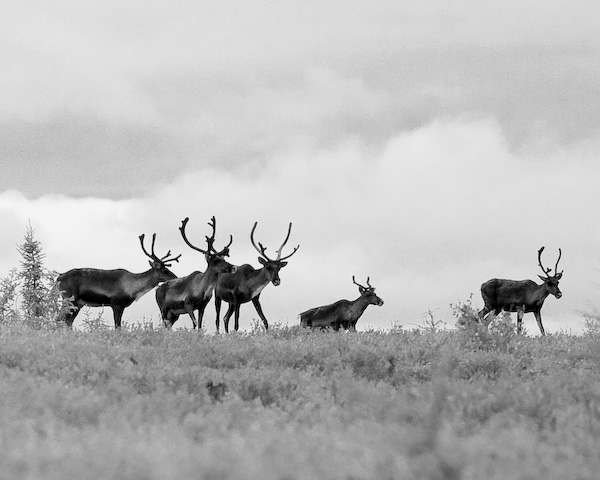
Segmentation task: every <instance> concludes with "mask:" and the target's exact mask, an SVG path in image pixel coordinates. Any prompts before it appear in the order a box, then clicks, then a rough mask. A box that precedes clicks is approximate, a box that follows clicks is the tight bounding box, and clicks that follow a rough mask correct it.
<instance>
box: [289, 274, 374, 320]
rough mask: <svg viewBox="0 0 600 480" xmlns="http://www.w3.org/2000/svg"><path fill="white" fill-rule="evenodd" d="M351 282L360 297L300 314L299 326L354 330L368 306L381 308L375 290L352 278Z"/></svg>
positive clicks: (368, 284)
mask: <svg viewBox="0 0 600 480" xmlns="http://www.w3.org/2000/svg"><path fill="white" fill-rule="evenodd" d="M352 282H353V283H354V284H355V285H358V291H359V293H360V297H358V298H357V299H356V300H353V301H350V300H339V301H337V302H335V303H332V304H331V305H325V306H322V307H315V308H311V309H310V310H306V311H305V312H302V313H301V314H300V325H302V326H303V327H312V328H333V329H334V330H336V331H337V330H339V329H340V327H341V328H343V329H344V330H356V322H358V319H359V318H360V317H361V315H362V314H363V313H364V311H365V310H366V308H367V307H368V306H369V305H377V306H379V307H381V306H382V305H383V300H382V299H381V298H379V297H378V296H377V295H376V294H375V288H374V287H372V286H371V284H370V283H369V277H367V286H366V287H364V286H362V285H360V284H359V283H357V282H356V280H355V278H354V276H352Z"/></svg>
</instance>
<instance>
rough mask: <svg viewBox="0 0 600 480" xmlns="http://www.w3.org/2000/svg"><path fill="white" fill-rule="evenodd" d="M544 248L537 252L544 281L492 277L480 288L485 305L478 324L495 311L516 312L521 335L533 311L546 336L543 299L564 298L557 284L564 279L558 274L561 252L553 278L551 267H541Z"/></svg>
mask: <svg viewBox="0 0 600 480" xmlns="http://www.w3.org/2000/svg"><path fill="white" fill-rule="evenodd" d="M544 248H545V247H541V248H540V249H539V250H538V264H539V266H540V268H541V269H542V271H543V272H544V276H543V277H542V276H541V275H538V276H539V277H540V279H541V280H542V281H543V282H544V283H542V284H541V285H538V284H537V283H535V282H534V281H532V280H502V279H498V278H492V279H491V280H488V281H487V282H485V283H484V284H483V285H481V296H482V297H483V302H484V304H485V306H484V307H483V309H482V310H481V311H480V312H479V321H480V322H482V321H483V319H484V317H485V316H486V315H487V314H488V313H490V312H493V313H494V315H498V314H499V313H500V311H502V310H504V311H505V312H517V333H521V329H522V322H523V315H524V314H525V313H529V312H533V314H534V315H535V319H536V320H537V324H538V327H540V332H541V333H542V335H546V332H545V331H544V326H543V325H542V315H541V309H542V305H543V304H544V300H546V297H547V296H548V295H549V294H552V295H554V296H555V297H556V298H560V297H562V293H561V291H560V290H559V289H558V281H559V280H560V279H561V277H562V274H563V272H560V273H558V270H557V268H558V262H559V261H560V257H561V255H562V251H561V249H560V248H559V249H558V260H556V265H555V266H554V275H552V276H551V275H550V272H551V271H552V269H551V268H544V266H543V265H542V252H543V251H544Z"/></svg>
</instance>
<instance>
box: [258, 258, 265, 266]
mask: <svg viewBox="0 0 600 480" xmlns="http://www.w3.org/2000/svg"><path fill="white" fill-rule="evenodd" d="M258 263H260V264H261V265H266V264H267V261H266V260H265V259H264V258H263V257H258Z"/></svg>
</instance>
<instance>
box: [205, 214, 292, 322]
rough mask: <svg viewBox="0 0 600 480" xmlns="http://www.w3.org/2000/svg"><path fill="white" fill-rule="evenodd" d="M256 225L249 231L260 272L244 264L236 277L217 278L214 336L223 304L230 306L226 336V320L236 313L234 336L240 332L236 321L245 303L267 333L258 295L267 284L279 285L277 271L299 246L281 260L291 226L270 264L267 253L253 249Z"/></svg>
mask: <svg viewBox="0 0 600 480" xmlns="http://www.w3.org/2000/svg"><path fill="white" fill-rule="evenodd" d="M257 224H258V222H254V226H253V227H252V231H251V232H250V241H251V242H252V246H253V247H254V248H255V249H256V250H257V251H258V253H260V255H261V256H260V257H258V261H259V262H260V263H261V264H262V266H263V267H262V268H260V269H258V270H257V269H255V268H254V267H252V265H248V264H244V265H242V266H241V267H238V269H237V271H236V272H235V273H224V274H222V275H219V278H218V279H217V284H216V286H215V308H216V310H217V320H216V323H217V332H218V331H219V315H220V312H221V301H225V302H227V303H228V304H229V308H228V309H227V313H226V314H225V317H224V318H223V323H224V324H225V332H226V333H229V319H230V318H231V315H232V314H233V313H234V312H235V331H236V332H237V330H238V328H239V318H240V306H241V305H242V303H247V302H249V301H252V303H253V304H254V308H256V312H257V313H258V316H259V317H260V318H261V320H262V321H263V324H264V326H265V329H266V330H268V329H269V323H268V322H267V319H266V318H265V314H264V313H263V311H262V307H261V305H260V300H259V299H260V293H261V292H262V290H263V288H265V287H266V286H267V285H268V284H269V282H271V283H272V284H273V285H275V286H277V285H279V284H280V283H281V280H280V279H279V270H281V269H282V268H283V267H285V266H286V265H287V262H286V261H285V260H287V259H288V258H290V257H291V256H292V255H293V254H294V253H296V251H297V250H298V248H300V245H298V246H297V247H295V248H294V251H293V252H292V253H290V254H289V255H288V256H286V257H283V258H281V252H282V250H283V247H284V246H285V244H286V243H287V241H288V240H289V238H290V233H291V231H292V223H291V222H290V226H289V228H288V233H287V236H286V237H285V240H284V241H283V243H282V244H281V246H280V247H279V249H278V250H277V251H276V253H277V258H275V259H274V260H271V259H270V258H269V257H267V255H266V253H265V250H266V249H267V248H266V247H265V246H263V245H262V244H261V243H260V242H259V243H258V245H259V246H257V245H256V242H255V241H254V231H255V230H256V225H257Z"/></svg>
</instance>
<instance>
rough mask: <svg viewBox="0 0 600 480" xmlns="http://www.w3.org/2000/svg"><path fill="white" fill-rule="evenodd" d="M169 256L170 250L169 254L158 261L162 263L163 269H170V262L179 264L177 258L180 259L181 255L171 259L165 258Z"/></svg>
mask: <svg viewBox="0 0 600 480" xmlns="http://www.w3.org/2000/svg"><path fill="white" fill-rule="evenodd" d="M169 255H171V250H169V252H168V253H167V254H166V255H165V256H164V257H162V258H161V259H160V261H161V262H162V264H163V265H164V266H165V267H170V266H171V263H172V262H177V263H179V257H181V253H180V254H179V255H177V256H176V257H173V258H167V257H168V256H169Z"/></svg>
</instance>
